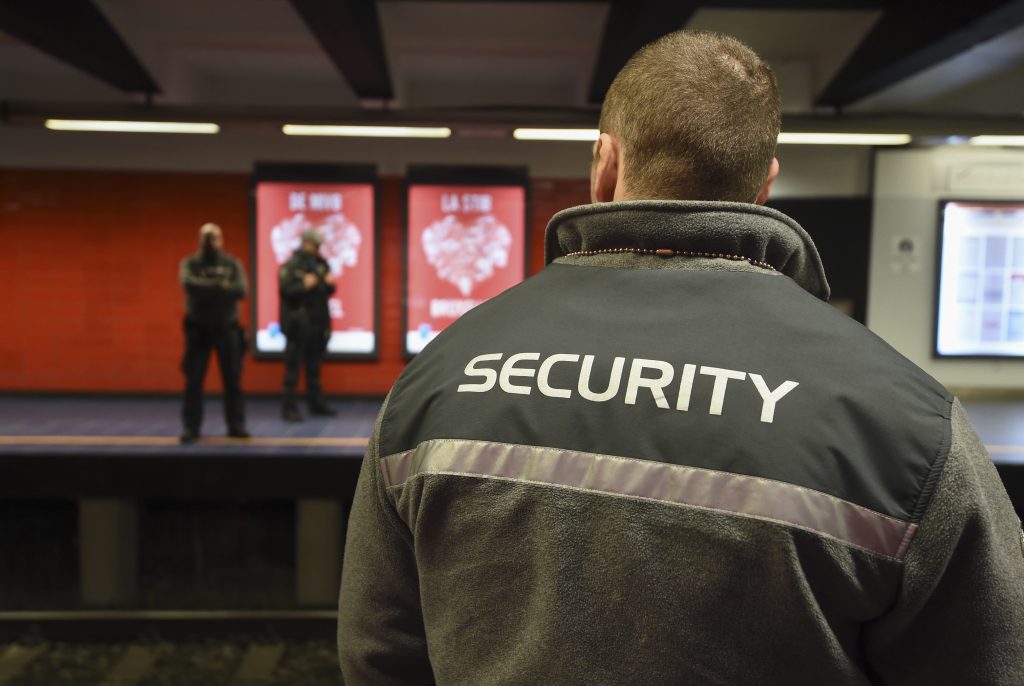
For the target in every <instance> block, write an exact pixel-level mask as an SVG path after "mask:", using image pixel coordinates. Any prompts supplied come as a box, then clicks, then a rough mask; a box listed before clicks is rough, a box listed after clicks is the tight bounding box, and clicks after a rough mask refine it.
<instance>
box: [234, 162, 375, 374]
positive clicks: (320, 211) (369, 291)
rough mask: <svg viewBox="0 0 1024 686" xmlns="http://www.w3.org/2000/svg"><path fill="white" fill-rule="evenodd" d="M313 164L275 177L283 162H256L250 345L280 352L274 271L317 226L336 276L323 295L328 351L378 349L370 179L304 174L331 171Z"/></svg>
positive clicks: (355, 353) (358, 353)
mask: <svg viewBox="0 0 1024 686" xmlns="http://www.w3.org/2000/svg"><path fill="white" fill-rule="evenodd" d="M316 172H317V170H315V169H314V170H310V169H309V168H308V167H307V168H302V170H300V171H299V172H298V173H296V174H295V176H298V177H301V178H300V179H298V180H287V179H283V178H279V177H287V176H289V173H288V169H287V168H280V169H272V170H271V171H270V172H268V170H267V169H266V168H262V169H261V168H260V167H259V166H258V167H257V171H256V174H255V178H254V185H255V189H254V196H255V199H254V214H255V219H254V222H253V224H254V227H255V232H254V233H255V235H254V239H253V245H254V252H255V259H254V260H253V263H254V264H255V265H256V274H255V284H254V286H253V289H254V292H255V315H256V316H255V318H254V320H255V323H256V340H255V353H256V354H257V355H264V356H274V355H277V354H281V353H283V352H284V349H285V344H286V342H287V341H286V338H285V336H284V334H283V333H282V331H281V325H280V297H279V286H278V271H279V269H280V267H281V266H282V265H283V264H284V263H285V262H287V261H288V260H289V259H290V258H291V257H292V255H293V254H294V253H295V251H296V250H298V249H299V246H300V244H301V236H302V234H303V233H304V232H306V231H316V232H317V233H318V234H320V236H321V238H322V240H323V243H322V244H321V245H320V254H321V255H322V256H323V258H324V259H325V260H326V261H327V264H328V265H329V267H330V272H331V275H332V276H333V278H334V284H335V292H334V294H333V295H332V296H331V297H330V299H329V301H328V307H329V311H330V316H331V334H330V338H329V339H328V342H327V351H326V354H327V355H329V356H344V357H373V356H375V355H376V352H377V332H376V313H375V309H376V308H375V303H376V288H375V287H376V280H377V276H376V263H377V260H376V245H375V243H376V231H375V228H376V221H375V204H376V200H375V197H374V196H375V184H374V183H373V182H355V183H351V182H335V181H330V180H322V181H321V180H307V179H311V178H313V177H316V176H324V177H330V176H332V174H331V173H330V170H324V171H323V172H322V173H316ZM268 176H269V177H271V178H270V179H268V178H266V177H268ZM341 176H344V174H341Z"/></svg>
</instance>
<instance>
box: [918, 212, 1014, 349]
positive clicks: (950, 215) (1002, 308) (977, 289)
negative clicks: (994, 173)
mask: <svg viewBox="0 0 1024 686" xmlns="http://www.w3.org/2000/svg"><path fill="white" fill-rule="evenodd" d="M940 214H941V221H940V244H941V246H942V247H941V252H940V257H939V279H938V298H937V308H936V309H937V324H936V341H935V350H936V354H937V355H939V356H961V357H971V356H975V357H1024V202H1017V203H1011V202H967V201H963V202H961V201H946V202H943V203H942V205H941V207H940Z"/></svg>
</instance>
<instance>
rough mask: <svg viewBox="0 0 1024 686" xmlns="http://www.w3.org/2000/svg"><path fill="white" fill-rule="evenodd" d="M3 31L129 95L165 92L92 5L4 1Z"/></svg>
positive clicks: (76, 0)
mask: <svg viewBox="0 0 1024 686" xmlns="http://www.w3.org/2000/svg"><path fill="white" fill-rule="evenodd" d="M0 31H5V32H6V33H8V34H10V35H11V36H13V37H14V38H16V39H18V40H20V41H22V42H24V43H28V44H29V45H32V46H33V47H35V48H37V49H39V50H41V51H43V52H45V53H46V54H48V55H50V56H52V57H55V58H56V59H58V60H60V61H62V62H65V63H67V64H69V65H71V66H72V67H75V68H76V69H80V70H82V71H84V72H86V73H87V74H90V75H92V76H94V77H96V78H97V79H99V80H100V81H103V82H105V83H108V84H110V85H111V86H114V87H115V88H118V89H120V90H122V91H125V92H129V93H150V94H153V93H159V92H160V87H159V86H158V85H157V84H156V82H155V81H154V80H153V78H152V77H151V76H150V75H149V73H148V72H147V71H146V69H145V67H143V66H142V63H141V62H139V60H138V58H137V57H136V56H135V53H133V52H132V51H131V48H129V47H128V45H127V44H126V43H125V42H124V41H123V40H122V39H121V36H120V35H118V33H117V30H116V29H115V28H114V26H113V25H112V24H111V23H110V22H109V21H108V20H107V18H106V17H105V16H104V15H103V13H102V12H101V11H100V10H99V8H97V7H96V5H95V4H94V3H93V2H92V1H91V0H67V1H66V2H61V3H60V6H59V7H55V6H54V4H53V3H47V2H39V0H3V2H0Z"/></svg>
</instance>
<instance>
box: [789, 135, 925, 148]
mask: <svg viewBox="0 0 1024 686" xmlns="http://www.w3.org/2000/svg"><path fill="white" fill-rule="evenodd" d="M909 142H910V134H909V133H780V134H779V144H780V145H786V144H790V143H793V144H805V145H906V144H907V143H909Z"/></svg>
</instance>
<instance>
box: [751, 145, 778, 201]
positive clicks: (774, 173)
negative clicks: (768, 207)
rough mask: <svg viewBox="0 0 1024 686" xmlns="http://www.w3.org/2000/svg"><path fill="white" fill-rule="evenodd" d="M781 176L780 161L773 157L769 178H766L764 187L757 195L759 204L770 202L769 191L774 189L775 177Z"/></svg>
mask: <svg viewBox="0 0 1024 686" xmlns="http://www.w3.org/2000/svg"><path fill="white" fill-rule="evenodd" d="M778 176H779V161H778V160H777V159H776V158H774V157H773V158H772V166H771V168H769V169H768V178H767V179H765V182H764V188H762V189H761V193H760V194H759V195H758V196H757V200H756V201H755V202H757V204H758V205H763V204H765V203H766V202H768V193H769V192H770V191H771V189H772V184H773V183H775V179H776V178H778Z"/></svg>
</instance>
